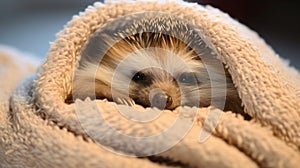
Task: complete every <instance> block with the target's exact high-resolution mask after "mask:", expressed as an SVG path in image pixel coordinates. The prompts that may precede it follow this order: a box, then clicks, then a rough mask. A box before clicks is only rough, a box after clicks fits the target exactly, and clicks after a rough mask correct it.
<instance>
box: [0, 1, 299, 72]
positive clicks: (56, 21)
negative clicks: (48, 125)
mask: <svg viewBox="0 0 300 168" xmlns="http://www.w3.org/2000/svg"><path fill="white" fill-rule="evenodd" d="M95 1H96V0H0V44H2V45H9V46H13V47H16V48H17V49H19V50H21V51H25V52H28V53H31V54H33V55H35V56H37V57H40V58H44V57H45V56H46V54H47V52H48V50H49V46H50V44H49V43H50V42H52V41H54V40H55V34H56V33H57V32H58V31H60V30H61V29H63V26H64V25H65V24H66V23H67V22H68V21H69V20H71V19H72V16H73V15H75V14H78V12H80V11H82V10H84V9H85V8H86V7H87V6H88V5H91V4H93V3H94V2H95ZM191 1H192V0H191ZM192 2H198V3H200V4H209V5H211V6H214V7H217V8H219V9H221V10H222V11H224V12H226V13H229V15H230V16H231V17H233V18H235V19H236V20H238V21H239V22H241V23H243V24H245V25H247V26H248V27H250V28H251V29H253V30H255V31H257V32H258V33H259V35H260V36H262V37H263V38H264V39H265V40H266V42H267V43H268V44H270V45H271V46H272V47H273V49H274V50H275V51H276V52H277V53H278V54H279V55H280V56H282V57H283V58H287V59H289V60H290V63H291V65H293V66H294V67H296V68H297V69H300V10H299V7H300V5H299V2H297V1H288V0H287V1H282V0H281V1H280V0H260V1H259V0H198V1H192Z"/></svg>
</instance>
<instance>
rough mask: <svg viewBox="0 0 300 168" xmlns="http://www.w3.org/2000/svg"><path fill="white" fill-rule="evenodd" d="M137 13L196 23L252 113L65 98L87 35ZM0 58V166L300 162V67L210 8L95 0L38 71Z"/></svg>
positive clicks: (19, 59)
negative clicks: (161, 15) (290, 63)
mask: <svg viewBox="0 0 300 168" xmlns="http://www.w3.org/2000/svg"><path fill="white" fill-rule="evenodd" d="M142 12H152V13H153V12H154V13H155V12H159V13H164V14H169V15H176V16H177V17H178V18H181V19H183V20H188V21H189V23H191V24H193V25H194V26H195V27H197V28H199V32H200V33H201V37H202V38H203V39H204V41H205V42H206V43H207V44H208V46H209V47H210V48H211V49H212V50H213V51H214V52H216V54H217V56H218V58H219V59H220V60H221V61H222V62H223V63H224V64H225V66H226V68H228V71H229V73H230V75H231V77H232V80H233V82H234V85H235V87H236V89H237V91H238V94H239V96H240V98H241V100H242V105H243V107H244V111H245V112H246V113H247V114H249V115H250V116H251V117H252V119H251V120H250V121H247V120H244V119H243V117H242V116H241V115H239V114H235V113H233V112H224V111H222V110H220V109H216V108H214V107H205V108H204V107H203V108H196V107H178V108H176V109H175V110H172V111H170V110H163V111H159V110H157V109H155V108H144V107H142V106H139V105H136V106H134V107H130V106H125V105H119V104H116V103H114V102H111V101H108V100H106V99H105V100H91V99H89V98H87V99H85V100H76V101H75V102H73V103H69V104H68V103H66V99H67V97H68V95H69V94H70V93H71V92H72V81H73V77H74V73H75V71H76V68H78V66H79V64H78V62H79V60H80V59H81V53H82V51H83V50H84V48H85V46H86V44H87V43H88V42H89V40H90V38H91V37H92V36H93V34H94V33H95V32H97V30H99V29H101V28H103V27H104V26H105V25H107V23H110V22H112V21H113V20H115V19H118V18H122V17H124V16H127V17H130V16H131V15H134V14H136V13H142ZM144 19H146V18H144ZM124 24H125V22H124ZM183 33H184V32H183ZM19 64H22V65H19ZM0 65H1V69H0V79H1V81H5V82H4V83H3V82H2V83H1V84H0V85H1V88H0V91H1V99H0V101H1V104H0V167H142V166H143V167H297V166H298V164H299V163H300V153H299V150H300V129H299V128H300V127H299V126H300V111H299V109H300V104H299V103H298V102H300V75H299V72H298V71H297V70H295V69H293V68H292V67H289V66H288V65H287V64H286V63H285V61H283V60H281V58H280V57H279V56H278V55H277V54H276V53H275V52H274V51H273V50H272V48H271V47H269V46H268V45H267V44H266V43H265V42H264V41H263V40H262V39H261V38H260V37H259V36H258V35H257V34H256V33H255V32H253V31H252V30H250V29H248V28H247V27H246V26H244V25H242V24H241V23H239V22H237V21H235V20H233V19H232V18H231V17H230V16H228V15H227V14H224V13H223V12H221V11H219V10H218V9H215V8H213V7H210V6H201V5H198V4H194V3H187V2H183V1H162V2H156V1H122V2H107V3H95V4H94V5H93V6H89V7H88V8H87V9H86V10H85V11H84V12H82V13H80V14H79V15H78V16H74V17H73V19H72V20H71V21H70V22H69V23H68V24H67V25H66V26H65V28H64V29H63V30H62V31H61V32H60V33H58V34H57V39H56V41H55V42H54V43H53V44H52V45H51V49H50V51H49V53H48V57H47V60H46V61H45V62H44V63H43V64H42V65H41V66H40V67H39V69H37V68H38V66H37V64H36V63H33V61H27V60H24V58H23V54H22V53H13V52H10V51H9V50H8V49H6V48H3V47H1V48H0ZM2 67H3V68H2ZM21 67H22V68H21ZM24 68H25V70H24ZM2 69H3V70H2ZM30 73H34V74H31V75H30V76H28V75H29V74H30ZM10 74H15V75H10ZM26 76H27V77H26ZM25 77H26V78H25ZM21 79H23V80H22V82H20V80H21ZM15 87H16V88H15ZM14 88H15V89H14ZM13 89H14V90H13ZM153 115H154V116H156V117H154V118H153ZM137 121H143V122H137ZM149 155H151V157H148V156H149ZM136 156H138V157H136Z"/></svg>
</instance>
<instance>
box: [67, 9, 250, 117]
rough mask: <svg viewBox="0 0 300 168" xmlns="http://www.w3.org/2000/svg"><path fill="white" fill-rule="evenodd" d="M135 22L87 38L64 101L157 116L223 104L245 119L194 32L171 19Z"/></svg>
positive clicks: (228, 82) (222, 72) (224, 74)
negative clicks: (111, 104) (96, 102)
mask: <svg viewBox="0 0 300 168" xmlns="http://www.w3.org/2000/svg"><path fill="white" fill-rule="evenodd" d="M133 18H134V19H131V21H130V20H129V21H128V19H127V22H126V24H125V25H124V24H121V21H116V22H113V23H111V24H108V25H106V26H104V28H102V29H100V30H98V31H97V32H96V33H95V34H94V35H93V36H92V37H91V39H90V40H89V42H88V43H87V45H86V47H85V49H84V50H83V52H82V55H81V60H80V61H79V67H78V68H77V71H76V72H75V75H74V80H73V87H72V93H70V95H69V96H68V99H67V100H71V99H76V98H79V99H85V98H87V97H90V98H93V99H108V100H110V101H115V102H116V103H119V104H126V105H129V106H134V105H135V104H139V105H141V106H144V107H153V108H158V109H161V110H163V109H168V110H174V109H175V108H177V107H179V106H191V107H193V106H197V107H207V106H210V105H213V104H212V102H216V104H220V103H221V104H222V102H223V104H224V106H223V110H224V111H229V110H230V111H233V112H235V113H240V114H242V115H244V116H245V113H244V111H243V107H242V105H241V104H242V103H241V99H240V98H239V95H238V92H237V90H236V88H235V86H234V84H233V81H232V79H231V76H230V74H229V72H228V70H227V69H226V68H225V66H224V65H223V64H222V63H221V61H220V60H219V59H218V58H217V54H215V52H214V51H213V50H212V49H211V47H209V46H208V45H207V43H206V42H205V41H204V40H203V38H202V37H201V36H200V35H199V32H197V29H195V28H194V27H193V26H191V24H189V23H188V22H187V21H183V20H180V19H177V18H174V17H170V16H153V15H151V16H150V17H145V16H143V17H133ZM137 18H142V19H137ZM123 20H124V19H123ZM122 23H123V22H122ZM247 118H248V116H247Z"/></svg>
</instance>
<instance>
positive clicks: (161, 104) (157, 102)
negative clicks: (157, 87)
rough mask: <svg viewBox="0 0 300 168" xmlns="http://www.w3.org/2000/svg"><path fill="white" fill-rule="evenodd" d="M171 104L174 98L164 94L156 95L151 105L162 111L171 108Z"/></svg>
mask: <svg viewBox="0 0 300 168" xmlns="http://www.w3.org/2000/svg"><path fill="white" fill-rule="evenodd" d="M171 104H172V97H171V96H169V95H168V94H165V93H162V92H158V93H155V94H154V95H153V97H152V99H151V105H152V106H154V107H157V108H158V109H160V110H162V109H165V108H168V107H170V106H171Z"/></svg>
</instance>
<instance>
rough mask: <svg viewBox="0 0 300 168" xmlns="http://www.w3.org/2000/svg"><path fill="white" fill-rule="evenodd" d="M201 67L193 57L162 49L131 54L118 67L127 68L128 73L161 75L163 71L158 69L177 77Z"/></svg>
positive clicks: (151, 49)
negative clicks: (141, 72)
mask: <svg viewBox="0 0 300 168" xmlns="http://www.w3.org/2000/svg"><path fill="white" fill-rule="evenodd" d="M200 65H201V61H199V60H195V59H193V57H192V56H191V55H185V54H184V53H178V52H173V51H170V50H166V49H162V48H146V49H140V50H138V51H134V52H132V53H130V54H129V55H128V56H127V57H126V58H124V59H123V60H122V61H121V62H120V64H119V65H118V66H120V67H123V68H125V69H124V71H128V72H139V71H143V70H146V69H148V70H150V72H152V73H161V72H162V71H157V69H161V70H164V71H166V72H168V73H169V74H172V75H176V74H178V73H182V72H191V71H194V70H195V69H197V67H199V66H200ZM123 68H122V69H123ZM151 70H152V71H151Z"/></svg>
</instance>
